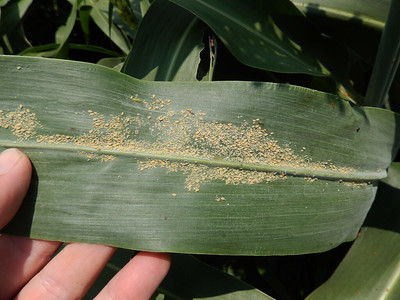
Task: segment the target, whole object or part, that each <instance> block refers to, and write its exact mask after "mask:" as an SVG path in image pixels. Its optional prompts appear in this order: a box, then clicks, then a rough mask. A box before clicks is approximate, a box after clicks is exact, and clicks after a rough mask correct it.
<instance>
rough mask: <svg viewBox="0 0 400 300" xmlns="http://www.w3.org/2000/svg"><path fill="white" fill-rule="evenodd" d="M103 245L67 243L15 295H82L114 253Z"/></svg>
mask: <svg viewBox="0 0 400 300" xmlns="http://www.w3.org/2000/svg"><path fill="white" fill-rule="evenodd" d="M114 251H115V248H113V247H109V246H103V245H90V244H69V245H67V246H66V247H65V248H64V249H63V250H61V251H60V253H58V254H57V255H56V256H55V257H54V258H53V259H52V260H51V261H50V262H49V263H48V264H47V265H46V266H45V267H44V268H43V269H42V271H40V272H39V273H38V274H37V275H36V276H35V277H33V278H32V280H31V281H30V282H28V284H27V285H26V286H25V287H24V288H23V289H22V290H21V292H20V293H19V294H18V295H17V297H16V298H15V299H46V300H52V299H57V300H59V299H79V298H82V297H83V296H84V295H85V294H86V293H87V291H88V290H89V288H90V287H91V285H92V284H93V282H94V281H95V279H96V278H97V276H98V275H99V274H100V272H101V270H102V269H103V268H104V266H105V265H106V264H107V262H108V260H109V259H110V258H111V256H112V254H113V253H114Z"/></svg>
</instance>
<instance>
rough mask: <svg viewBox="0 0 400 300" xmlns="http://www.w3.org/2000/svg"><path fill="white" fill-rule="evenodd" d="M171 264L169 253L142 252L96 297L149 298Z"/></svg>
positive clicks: (100, 298)
mask: <svg viewBox="0 0 400 300" xmlns="http://www.w3.org/2000/svg"><path fill="white" fill-rule="evenodd" d="M170 265H171V258H170V256H169V254H166V253H150V252H140V253H138V254H137V255H136V256H135V257H134V258H133V259H132V260H131V261H130V262H128V263H127V264H126V266H125V267H123V268H122V270H121V271H119V272H118V273H117V274H116V275H115V276H114V278H113V279H111V281H110V282H109V283H108V284H107V285H106V286H105V287H104V289H103V290H102V291H101V292H100V293H99V294H98V295H97V297H96V298H95V299H96V300H102V299H121V300H123V299H149V298H150V297H151V295H153V293H154V292H155V290H156V289H157V287H158V286H159V285H160V283H161V281H162V280H163V279H164V277H165V276H166V275H167V273H168V270H169V267H170Z"/></svg>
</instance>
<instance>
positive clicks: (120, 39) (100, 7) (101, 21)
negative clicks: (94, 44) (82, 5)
mask: <svg viewBox="0 0 400 300" xmlns="http://www.w3.org/2000/svg"><path fill="white" fill-rule="evenodd" d="M86 5H88V6H91V7H92V10H91V12H90V16H91V17H92V19H93V21H94V22H95V23H96V25H97V26H98V27H99V28H100V30H101V31H103V32H104V34H105V35H107V36H108V37H109V38H110V40H112V41H113V42H114V43H115V45H117V46H118V48H119V49H121V51H122V52H123V53H124V54H128V53H129V49H130V43H129V41H128V38H127V37H126V36H125V35H124V34H123V32H121V30H119V29H118V27H117V26H116V25H115V24H113V23H111V28H110V19H109V15H108V9H109V7H108V6H109V1H105V0H100V1H94V0H87V1H86Z"/></svg>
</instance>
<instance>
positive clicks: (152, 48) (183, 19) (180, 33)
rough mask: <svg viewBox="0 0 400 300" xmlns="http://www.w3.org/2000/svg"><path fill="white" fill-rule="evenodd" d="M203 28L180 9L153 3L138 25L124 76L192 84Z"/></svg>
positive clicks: (157, 2)
mask: <svg viewBox="0 0 400 300" xmlns="http://www.w3.org/2000/svg"><path fill="white" fill-rule="evenodd" d="M171 16H174V18H173V19H171ZM206 28H207V27H206V26H205V25H204V23H202V22H201V21H200V20H199V19H198V18H197V17H195V16H194V15H192V14H191V13H189V12H187V11H186V10H184V9H183V8H181V7H179V6H177V5H175V4H173V3H171V2H169V1H160V0H158V1H156V2H155V3H153V4H152V5H151V6H150V8H149V10H148V12H147V13H146V15H145V17H144V18H143V20H142V22H141V23H140V26H139V30H138V32H137V36H136V38H135V42H134V44H133V47H132V50H131V52H130V53H129V56H128V58H127V60H126V63H125V66H124V68H123V70H124V73H126V74H128V75H131V76H133V77H135V78H139V79H146V80H157V81H172V80H175V81H177V80H178V81H179V80H187V81H195V80H196V75H197V69H198V66H199V63H200V52H201V50H202V49H203V48H204V45H203V43H202V38H203V34H204V31H205V30H206ZM144 58H145V59H144Z"/></svg>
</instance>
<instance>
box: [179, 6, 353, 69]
mask: <svg viewBox="0 0 400 300" xmlns="http://www.w3.org/2000/svg"><path fill="white" fill-rule="evenodd" d="M173 2H174V3H177V4H179V5H181V6H182V7H184V8H186V9H187V10H189V11H191V12H192V13H194V14H195V15H197V16H198V17H199V18H200V19H202V20H203V21H204V22H206V23H207V24H208V25H209V26H210V27H211V28H212V29H213V30H214V31H215V32H216V34H217V35H218V36H219V37H220V38H221V39H222V41H223V42H224V43H225V44H226V46H227V47H228V48H229V49H230V51H231V52H232V53H233V54H234V55H235V56H236V57H237V58H238V59H239V60H240V61H241V62H243V63H245V64H248V65H250V66H253V67H256V68H261V69H266V70H270V71H276V72H289V73H307V74H312V75H334V76H335V74H334V72H332V68H333V67H334V64H335V63H336V65H338V64H339V65H340V66H341V67H342V69H346V60H344V61H343V60H341V61H339V60H338V58H339V57H340V58H341V59H343V58H345V57H346V56H347V54H346V53H345V52H346V50H345V49H343V48H340V47H339V46H338V45H337V44H335V43H332V42H331V41H329V40H328V39H325V38H324V37H323V36H322V35H321V33H320V32H318V30H317V29H316V28H315V27H314V26H313V25H312V24H311V23H310V22H309V21H308V20H307V19H306V18H305V16H304V15H303V14H302V13H301V12H300V11H299V10H298V9H297V8H296V7H295V6H294V5H293V4H292V3H291V2H290V1H286V0H285V1H279V3H278V2H277V1H273V0H270V1H258V0H254V1H245V2H244V1H239V0H237V1H234V2H232V1H217V2H216V1H209V0H201V1H200V0H198V1H190V2H189V1H183V0H173ZM333 51H335V52H336V53H335V56H334V58H335V61H333V56H332V54H333ZM336 73H337V72H336ZM341 76H342V75H341Z"/></svg>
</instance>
